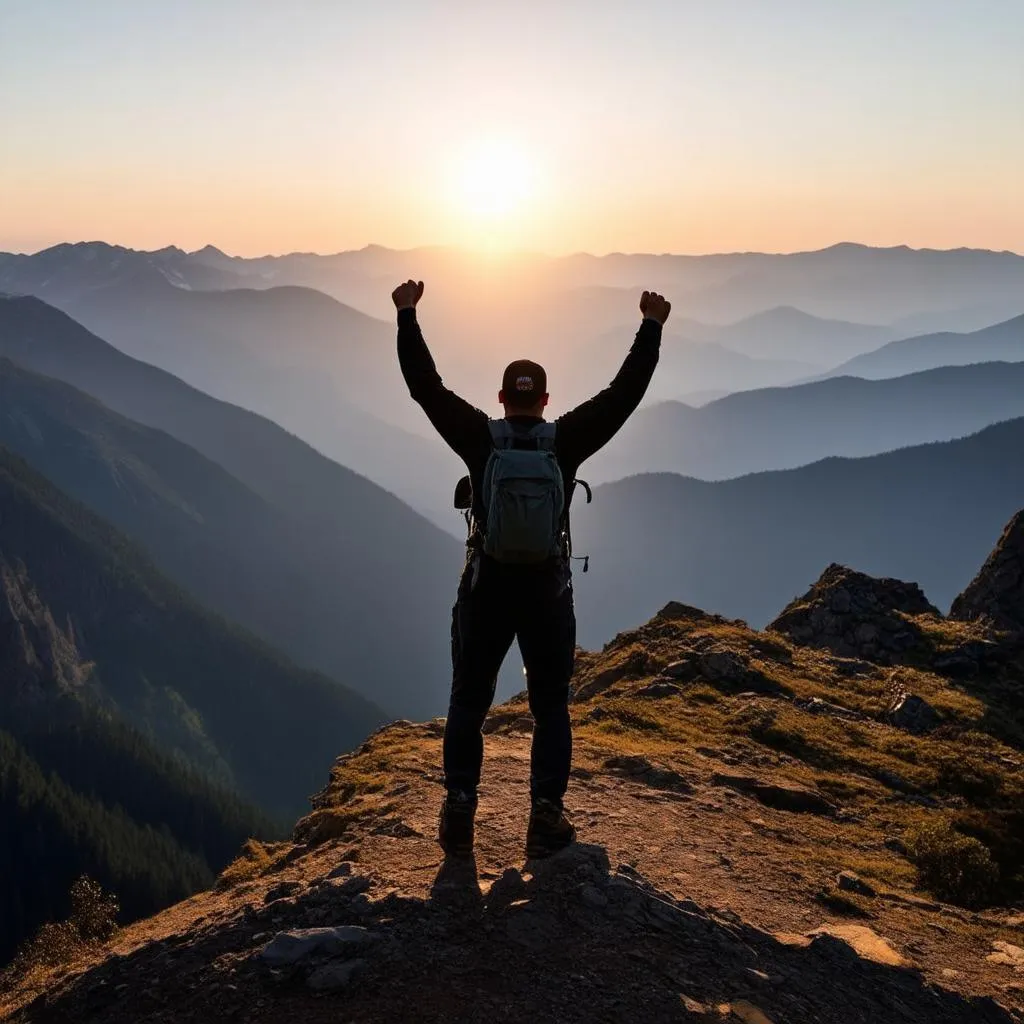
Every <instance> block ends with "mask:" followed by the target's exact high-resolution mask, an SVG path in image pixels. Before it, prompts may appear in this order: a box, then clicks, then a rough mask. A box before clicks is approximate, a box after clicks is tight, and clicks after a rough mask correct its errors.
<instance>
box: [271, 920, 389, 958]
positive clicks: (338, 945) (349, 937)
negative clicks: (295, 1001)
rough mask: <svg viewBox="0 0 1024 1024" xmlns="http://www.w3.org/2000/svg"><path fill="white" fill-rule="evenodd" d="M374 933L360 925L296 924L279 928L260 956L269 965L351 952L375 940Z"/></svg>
mask: <svg viewBox="0 0 1024 1024" xmlns="http://www.w3.org/2000/svg"><path fill="white" fill-rule="evenodd" d="M373 939H374V936H373V935H372V934H371V933H370V932H369V931H367V930H366V929H365V928H362V927H360V926H359V925H351V924H348V925H339V926H338V927H337V928H296V929H294V930H293V931H288V932H279V933H278V934H277V935H275V936H274V937H273V939H271V940H270V942H268V943H267V945H266V946H264V948H263V950H262V951H261V952H260V954H259V955H260V959H261V960H262V961H263V962H264V963H265V964H267V965H268V966H269V967H287V966H290V965H292V964H297V963H301V962H302V961H304V960H307V959H309V958H310V957H313V956H317V955H325V956H337V955H339V954H343V953H351V952H354V951H355V950H357V949H361V948H362V947H364V946H366V945H368V944H369V943H370V942H372V941H373Z"/></svg>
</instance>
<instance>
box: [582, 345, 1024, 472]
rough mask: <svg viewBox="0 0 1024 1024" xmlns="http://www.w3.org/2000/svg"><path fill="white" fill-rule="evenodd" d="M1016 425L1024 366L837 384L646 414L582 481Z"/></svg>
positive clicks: (778, 461) (843, 451)
mask: <svg viewBox="0 0 1024 1024" xmlns="http://www.w3.org/2000/svg"><path fill="white" fill-rule="evenodd" d="M1022 354H1024V353H1022ZM1019 416H1024V362H1018V363H978V364H975V365H966V366H946V367H941V368H939V369H934V370H927V371H924V372H921V373H914V374H910V375H907V376H905V377H893V378H889V379H879V380H863V379H861V378H858V377H835V378H830V379H827V380H823V381H818V382H814V383H810V384H802V385H798V386H794V387H785V388H765V389H761V390H756V391H744V392H740V393H737V394H732V395H728V396H726V397H724V398H721V399H718V400H717V401H712V402H710V403H708V404H707V405H704V406H702V407H700V408H697V409H695V408H693V407H691V406H689V405H686V404H683V403H679V402H663V403H658V404H655V405H651V406H647V407H646V408H642V409H640V410H639V411H638V412H637V413H635V414H634V416H633V417H632V418H631V419H630V420H629V422H628V423H627V424H626V426H625V427H624V428H623V429H622V431H621V432H620V433H619V434H618V435H617V436H616V437H615V438H614V439H613V440H612V442H611V443H610V444H609V445H608V446H607V447H606V448H604V449H603V450H602V451H601V452H599V453H598V454H597V455H596V456H594V457H593V458H592V459H591V460H590V461H589V462H588V463H587V464H586V466H585V472H584V475H585V476H586V477H587V479H588V480H589V481H590V482H591V483H605V482H608V481H611V480H617V479H620V478H621V477H625V476H631V475H633V474H636V473H681V474H683V475H684V476H694V477H698V478H700V479H702V480H724V479H727V478H729V477H735V476H742V475H744V474H746V473H755V472H760V471H762V470H770V469H790V468H794V467H797V466H802V465H805V464H807V463H810V462H815V461H817V460H818V459H823V458H827V457H828V456H831V455H844V456H861V455H875V454H878V453H881V452H886V451H890V450H892V449H894V448H905V447H908V446H911V445H917V444H925V443H928V442H930V441H948V440H952V439H953V438H956V437H962V436H963V435H965V434H970V433H973V432H975V431H977V430H980V429H981V428H982V427H986V426H988V425H990V424H992V423H997V422H999V421H1000V420H1008V419H1014V418H1016V417H1019Z"/></svg>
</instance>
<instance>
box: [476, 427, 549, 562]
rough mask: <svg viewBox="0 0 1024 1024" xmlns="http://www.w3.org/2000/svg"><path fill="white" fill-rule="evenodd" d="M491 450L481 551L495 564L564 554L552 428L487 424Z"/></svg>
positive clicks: (536, 560) (543, 560)
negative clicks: (520, 427)
mask: <svg viewBox="0 0 1024 1024" xmlns="http://www.w3.org/2000/svg"><path fill="white" fill-rule="evenodd" d="M488 426H489V428H490V431H491V441H492V443H493V445H494V448H493V450H492V452H491V454H490V456H489V457H488V459H487V465H486V466H485V468H484V477H483V494H482V498H483V506H484V510H485V513H486V518H485V521H484V522H483V523H482V524H481V526H482V527H483V530H482V533H483V550H484V553H485V554H487V555H489V556H490V557H491V558H493V559H494V560H495V561H497V562H507V563H520V564H523V563H531V562H546V561H547V560H548V559H550V558H557V557H561V556H564V555H566V553H567V551H566V543H567V542H566V537H565V481H564V480H563V479H562V470H561V469H560V467H559V465H558V460H557V458H556V457H555V424H554V423H538V424H537V425H536V426H534V427H531V428H530V429H529V430H523V429H517V428H515V427H514V426H513V425H512V424H511V423H509V422H508V420H491V421H490V422H489V424H488Z"/></svg>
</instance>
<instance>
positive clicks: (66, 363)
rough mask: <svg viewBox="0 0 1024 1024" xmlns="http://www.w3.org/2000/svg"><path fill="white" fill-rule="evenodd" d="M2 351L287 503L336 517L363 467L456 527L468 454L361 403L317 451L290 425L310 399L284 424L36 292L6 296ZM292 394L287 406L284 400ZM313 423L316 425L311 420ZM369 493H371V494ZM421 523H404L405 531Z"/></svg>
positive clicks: (329, 422) (331, 427)
mask: <svg viewBox="0 0 1024 1024" xmlns="http://www.w3.org/2000/svg"><path fill="white" fill-rule="evenodd" d="M390 344H393V341H392V342H390ZM389 351H390V349H389ZM0 355H7V356H8V357H9V358H11V359H13V360H14V361H15V362H17V363H19V364H20V365H22V366H24V367H25V368H26V369H30V370H34V371H35V372H37V373H42V374H44V375H46V376H52V377H57V378H58V379H60V380H64V381H66V382H67V383H69V384H71V385H73V386H74V387H77V388H80V389H81V390H83V391H85V392H87V393H89V394H91V395H94V396H95V397H97V398H99V399H100V401H102V402H103V403H104V404H105V405H108V406H109V407H110V408H112V409H114V410H116V411H117V412H120V413H121V414H122V415H125V416H128V417H129V418H130V419H134V420H137V421H138V422H140V423H144V424H146V425H147V426H151V427H157V428H159V429H161V430H166V431H167V432H168V433H170V434H172V435H173V436H175V437H177V438H178V439H179V440H181V441H184V442H185V443H186V444H189V445H191V446H192V447H194V448H195V449H196V450H197V451H201V452H202V453H203V454H204V455H206V456H207V457H208V458H211V459H213V460H214V461H216V462H219V463H221V464H222V465H223V466H224V467H225V468H226V469H227V470H228V471H229V472H230V473H232V474H233V475H234V476H236V477H238V478H239V479H240V480H242V481H243V482H244V483H246V484H247V485H248V486H249V487H250V488H252V489H253V490H255V491H256V492H257V493H259V494H260V495H261V496H262V497H264V498H266V499H267V500H269V501H271V502H273V503H275V504H279V505H281V506H282V507H284V508H286V510H288V509H294V508H296V507H300V508H303V509H304V510H305V511H306V512H308V513H309V514H312V515H315V516H317V517H318V518H325V519H326V520H327V522H329V523H334V522H336V518H337V513H336V511H335V510H336V509H337V508H339V507H341V506H342V505H347V504H348V502H349V500H350V494H351V492H352V489H353V488H354V487H359V489H361V485H359V484H358V481H357V480H356V479H355V478H354V477H353V473H352V472H351V471H354V472H355V473H358V474H360V475H362V476H365V477H367V478H368V479H370V480H373V481H374V482H375V483H376V484H378V485H380V486H383V487H385V488H386V489H387V490H390V491H391V492H392V493H394V494H396V495H398V497H400V498H401V499H402V500H403V501H405V502H406V504H411V505H413V506H414V507H416V508H417V510H418V511H425V512H428V513H429V512H433V515H432V516H431V518H432V521H434V522H435V523H439V524H440V525H442V527H444V526H446V525H448V526H450V523H449V522H446V520H450V519H451V518H452V513H451V508H450V504H451V502H450V498H451V488H452V485H453V482H454V481H455V480H456V479H458V477H459V476H460V475H461V473H462V470H461V469H459V467H460V465H461V463H460V462H459V461H458V459H457V458H456V457H455V456H454V455H453V454H451V453H450V452H449V451H448V450H447V449H446V448H445V447H444V446H443V445H442V444H440V442H437V441H429V442H428V441H427V440H425V439H424V438H422V437H420V436H418V435H414V434H410V433H408V432H406V431H402V430H400V429H398V428H396V427H392V426H391V425H389V424H386V423H384V422H383V421H380V420H378V419H376V418H374V417H373V416H372V415H370V414H367V413H364V412H362V411H360V410H354V409H351V408H347V407H344V406H342V407H339V406H338V405H337V404H331V405H330V406H329V408H328V409H327V415H326V416H325V417H324V423H323V435H322V441H323V443H321V444H319V445H314V447H316V448H317V449H318V450H316V451H314V450H313V448H311V447H310V445H309V443H304V442H303V440H300V439H299V438H298V437H297V436H295V435H294V433H289V431H288V428H289V426H292V429H293V430H294V422H295V420H299V419H301V418H302V417H303V416H308V414H309V412H310V409H309V404H308V403H306V402H304V401H302V399H301V398H297V399H296V400H295V401H294V402H292V403H291V405H292V416H291V417H289V416H284V417H283V420H284V428H283V429H282V426H281V425H280V424H279V423H278V422H277V421H273V422H272V421H271V420H270V419H268V418H266V417H265V416H263V415H259V414H257V413H255V412H249V411H246V409H245V408H244V407H239V406H238V405H232V404H229V403H227V402H224V401H221V400H218V399H215V398H213V397H211V396H210V395H208V394H206V393H204V392H203V391H202V390H201V389H197V388H195V387H193V386H191V385H189V384H187V383H185V382H184V381H182V380H181V379H179V378H178V377H175V376H174V375H172V374H171V373H169V372H167V371H165V370H162V369H160V368H158V367H156V366H152V365H150V364H147V363H145V362H143V361H141V360H138V359H134V358H132V357H131V356H129V355H126V354H125V353H123V352H122V351H121V350H119V349H117V348H115V347H113V346H112V345H110V344H108V343H107V342H106V341H104V340H103V339H101V338H99V337H97V336H96V335H94V334H92V333H91V332H89V331H88V330H86V329H85V328H84V327H82V325H80V324H78V323H76V322H75V321H74V320H72V319H71V318H70V317H69V316H68V315H67V314H66V313H63V312H61V311H60V310H58V309H56V308H54V307H52V306H49V305H47V304H46V303H44V302H42V301H40V300H38V299H35V298H32V297H23V298H17V299H15V298H10V299H6V300H4V299H0ZM287 397H288V396H287V395H284V396H283V397H282V398H281V400H280V401H279V402H278V404H279V405H281V406H284V405H285V404H286V401H285V400H286V399H287ZM406 401H408V399H406ZM410 404H411V403H410ZM305 422H306V425H307V426H310V425H311V421H310V420H309V419H308V418H307V419H306V421H305ZM315 432H316V431H315V429H311V430H310V433H315ZM320 452H323V453H324V454H323V455H321V454H320ZM325 456H326V457H325ZM332 458H333V461H332ZM342 459H343V461H341V464H339V460H342ZM371 491H372V489H371ZM361 500H362V501H364V502H365V501H368V500H370V498H369V493H368V494H367V496H366V497H365V498H363V499H361ZM414 529H415V528H414V527H412V526H411V525H410V526H402V527H401V528H400V532H401V533H407V532H408V531H409V530H414Z"/></svg>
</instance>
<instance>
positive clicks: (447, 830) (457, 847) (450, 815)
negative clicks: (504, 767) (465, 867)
mask: <svg viewBox="0 0 1024 1024" xmlns="http://www.w3.org/2000/svg"><path fill="white" fill-rule="evenodd" d="M475 814H476V797H475V796H473V794H472V793H464V792H462V790H461V789H451V790H449V791H448V794H447V796H445V798H444V803H443V804H441V820H440V822H438V826H437V841H438V842H439V843H440V844H441V849H442V850H444V852H445V853H446V854H448V856H449V857H472V856H473V817H474V815H475Z"/></svg>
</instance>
